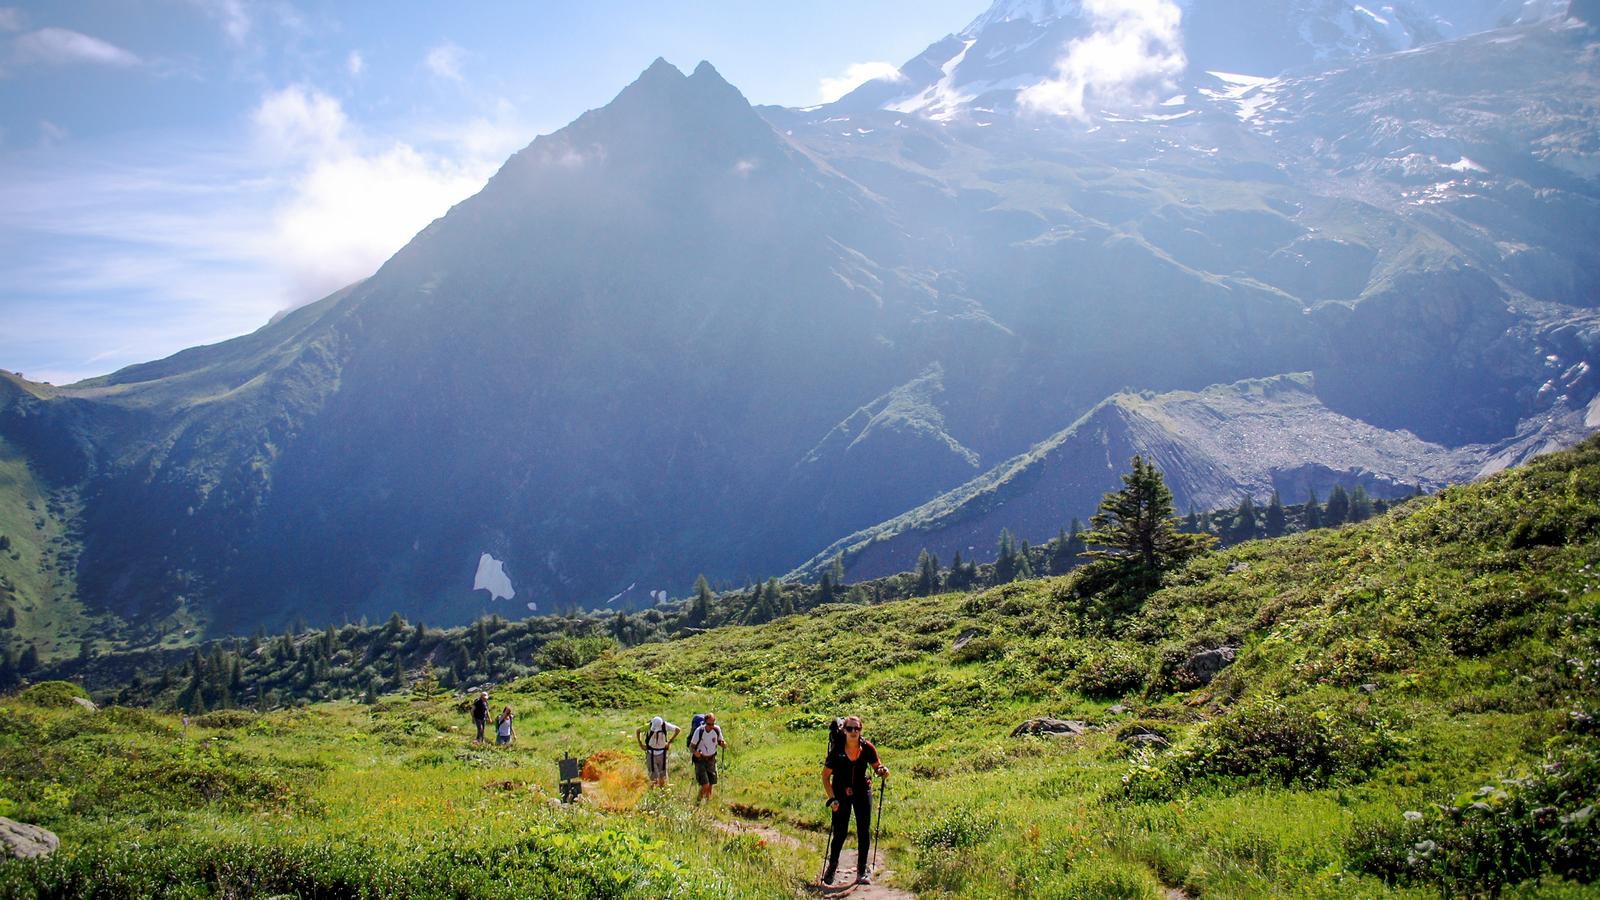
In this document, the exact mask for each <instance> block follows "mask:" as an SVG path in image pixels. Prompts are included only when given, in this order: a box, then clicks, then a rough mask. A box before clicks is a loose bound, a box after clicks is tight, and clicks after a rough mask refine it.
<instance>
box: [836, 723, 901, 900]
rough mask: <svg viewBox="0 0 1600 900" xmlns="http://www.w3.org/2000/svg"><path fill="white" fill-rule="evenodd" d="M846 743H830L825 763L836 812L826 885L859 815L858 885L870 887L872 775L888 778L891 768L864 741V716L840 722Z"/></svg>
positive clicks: (857, 840) (857, 834) (837, 864)
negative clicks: (869, 852) (868, 869)
mask: <svg viewBox="0 0 1600 900" xmlns="http://www.w3.org/2000/svg"><path fill="white" fill-rule="evenodd" d="M840 730H842V731H843V732H844V740H842V741H837V742H836V741H833V740H830V741H829V742H828V757H827V758H826V759H824V760H823V761H822V790H823V792H824V795H825V796H826V797H827V804H828V809H830V810H832V811H833V841H832V843H831V844H830V845H829V847H828V867H827V869H825V870H823V873H822V882H823V884H833V876H834V873H835V872H837V871H838V870H839V854H840V853H841V852H842V851H843V850H844V840H845V837H846V835H847V834H848V833H849V831H850V813H851V812H852V811H853V812H854V813H855V816H856V883H857V884H871V883H872V873H871V872H869V871H867V851H869V850H870V849H871V848H872V775H873V774H876V775H877V776H878V777H879V778H883V779H886V780H887V779H888V777H889V767H888V766H885V765H884V764H883V762H882V761H881V760H879V759H878V748H877V747H874V746H872V742H871V741H866V740H862V739H861V717H860V716H846V717H845V718H844V721H843V722H842V723H841V729H840Z"/></svg>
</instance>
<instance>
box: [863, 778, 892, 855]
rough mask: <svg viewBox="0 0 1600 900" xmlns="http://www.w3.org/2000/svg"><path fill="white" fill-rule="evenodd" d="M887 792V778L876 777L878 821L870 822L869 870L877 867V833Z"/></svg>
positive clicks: (878, 833) (881, 824)
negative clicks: (870, 866)
mask: <svg viewBox="0 0 1600 900" xmlns="http://www.w3.org/2000/svg"><path fill="white" fill-rule="evenodd" d="M887 793H889V779H887V778H883V777H881V776H880V777H879V779H878V821H876V822H873V823H872V868H871V869H868V870H867V871H869V872H875V871H877V869H878V835H880V834H883V797H884V795H885V794H887Z"/></svg>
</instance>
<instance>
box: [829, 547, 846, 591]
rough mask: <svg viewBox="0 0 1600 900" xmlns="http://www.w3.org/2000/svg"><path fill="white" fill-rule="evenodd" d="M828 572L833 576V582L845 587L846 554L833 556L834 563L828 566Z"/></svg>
mask: <svg viewBox="0 0 1600 900" xmlns="http://www.w3.org/2000/svg"><path fill="white" fill-rule="evenodd" d="M828 572H829V574H831V575H832V576H833V583H834V585H835V586H837V587H844V554H843V553H840V554H837V555H835V556H834V557H833V563H832V565H830V566H829V567H828Z"/></svg>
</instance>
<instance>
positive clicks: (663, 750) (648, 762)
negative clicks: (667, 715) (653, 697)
mask: <svg viewBox="0 0 1600 900" xmlns="http://www.w3.org/2000/svg"><path fill="white" fill-rule="evenodd" d="M682 731H683V729H682V728H679V727H678V726H676V725H674V724H672V723H671V722H668V721H667V720H666V719H663V718H661V717H660V716H656V717H655V718H653V719H651V720H650V733H649V734H648V735H646V734H645V733H644V732H642V731H635V732H634V733H633V739H634V740H635V741H638V743H639V749H641V750H643V751H644V771H645V774H646V775H647V776H648V777H649V778H650V783H651V784H653V785H655V786H656V787H666V786H667V748H668V747H670V746H672V742H673V741H675V740H677V739H678V735H679V734H680V733H682ZM669 732H670V733H669Z"/></svg>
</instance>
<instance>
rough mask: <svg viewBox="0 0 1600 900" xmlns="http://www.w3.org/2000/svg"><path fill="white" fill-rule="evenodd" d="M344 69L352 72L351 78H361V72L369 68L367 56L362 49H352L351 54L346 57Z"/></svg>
mask: <svg viewBox="0 0 1600 900" xmlns="http://www.w3.org/2000/svg"><path fill="white" fill-rule="evenodd" d="M344 70H345V71H346V72H349V73H350V77H351V78H360V77H361V73H362V72H365V71H366V70H367V60H366V57H364V56H362V55H361V51H360V50H351V51H350V55H349V56H346V57H345V58H344Z"/></svg>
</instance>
